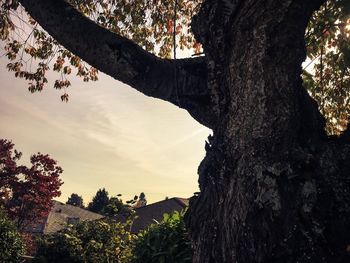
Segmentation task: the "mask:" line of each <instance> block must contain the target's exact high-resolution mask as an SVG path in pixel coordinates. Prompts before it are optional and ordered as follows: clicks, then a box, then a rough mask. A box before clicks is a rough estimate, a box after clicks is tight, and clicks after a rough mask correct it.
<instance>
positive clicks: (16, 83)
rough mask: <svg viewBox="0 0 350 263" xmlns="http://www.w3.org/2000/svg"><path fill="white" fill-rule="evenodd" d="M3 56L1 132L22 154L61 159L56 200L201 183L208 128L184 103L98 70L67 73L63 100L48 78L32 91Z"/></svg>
mask: <svg viewBox="0 0 350 263" xmlns="http://www.w3.org/2000/svg"><path fill="white" fill-rule="evenodd" d="M6 63H7V61H6V59H4V58H1V59H0V79H1V84H0V90H1V97H0V123H1V125H0V138H4V139H10V140H12V142H13V143H14V144H15V147H16V149H18V150H20V151H22V152H23V157H22V161H23V162H28V159H29V156H30V155H31V154H33V153H36V152H41V153H47V154H50V155H51V156H52V157H53V158H54V159H55V160H58V162H59V164H60V165H61V166H62V168H63V169H64V173H63V175H62V180H63V181H64V185H63V186H62V188H61V190H62V196H61V197H60V198H58V200H60V201H64V202H65V201H66V200H67V198H68V196H69V195H70V194H71V193H78V194H79V195H82V196H83V198H84V201H85V204H86V203H87V202H89V201H90V200H91V198H92V196H93V195H94V194H95V193H96V191H97V190H98V189H99V188H102V187H105V188H106V189H107V190H108V191H109V193H110V195H116V194H122V195H123V197H122V198H123V200H124V201H126V200H128V199H129V198H132V197H133V196H134V195H138V194H139V193H140V192H144V193H145V194H146V199H147V200H148V203H152V202H155V201H158V200H162V199H164V198H165V197H166V196H168V197H175V196H176V197H190V196H191V195H192V194H193V193H194V192H196V191H198V187H197V178H198V177H197V167H198V165H199V163H200V161H201V160H202V159H203V157H204V154H205V152H204V141H205V139H206V138H207V136H208V134H209V133H210V130H209V129H207V128H205V127H203V126H201V125H200V124H198V123H197V122H196V121H195V120H194V119H192V118H191V117H190V115H189V114H188V113H187V112H186V111H184V110H181V109H179V108H177V107H175V106H173V105H171V104H169V103H166V102H163V101H160V100H157V99H153V98H148V97H146V96H144V95H143V94H141V93H139V92H137V91H135V90H133V89H131V88H130V87H128V86H126V85H124V84H122V83H120V82H118V81H116V80H114V79H112V78H110V77H108V76H105V75H103V74H100V75H99V78H100V80H99V81H97V82H94V83H84V82H82V81H81V80H79V79H76V78H73V79H71V81H72V87H70V88H69V91H68V92H69V95H70V101H69V102H68V103H62V102H61V100H60V95H61V94H62V92H60V91H56V90H54V89H53V88H52V85H53V84H52V82H51V83H49V84H48V85H47V87H46V89H45V90H44V91H43V92H41V93H37V94H30V93H29V92H28V90H27V83H26V81H24V80H19V79H17V78H15V77H14V76H13V74H12V73H9V72H8V71H7V69H6ZM50 74H51V75H49V76H50V79H51V80H53V77H52V73H50Z"/></svg>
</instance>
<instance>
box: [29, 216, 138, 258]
mask: <svg viewBox="0 0 350 263" xmlns="http://www.w3.org/2000/svg"><path fill="white" fill-rule="evenodd" d="M127 227H128V224H122V223H115V222H107V221H105V220H98V221H89V222H82V223H79V224H77V225H75V226H70V227H68V228H67V229H65V230H63V231H61V232H59V233H56V234H53V235H51V236H47V237H45V238H43V239H42V240H41V241H40V242H39V244H38V252H37V255H36V258H35V259H34V261H33V262H34V263H49V262H50V263H56V262H57V263H68V262H69V263H89V262H91V263H96V262H108V263H117V262H118V263H121V262H126V260H127V259H128V258H130V257H131V254H130V248H129V247H130V246H129V243H130V241H131V235H130V234H129V232H128V231H126V228H127Z"/></svg>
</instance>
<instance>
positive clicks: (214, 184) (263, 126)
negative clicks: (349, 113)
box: [20, 0, 350, 263]
mask: <svg viewBox="0 0 350 263" xmlns="http://www.w3.org/2000/svg"><path fill="white" fill-rule="evenodd" d="M20 2H21V3H22V5H23V6H24V7H25V8H26V10H27V11H28V12H29V14H30V15H31V16H32V17H33V18H34V19H35V20H37V21H38V22H39V23H40V24H41V26H42V27H43V28H44V29H46V30H47V31H48V32H49V33H50V34H51V35H53V36H54V37H55V38H56V39H57V40H58V41H59V42H60V43H61V44H62V45H64V46H65V47H66V48H68V49H70V50H71V51H72V52H74V53H76V54H77V55H79V56H80V57H81V58H83V59H84V60H85V61H87V62H89V63H90V64H91V65H93V66H95V67H96V68H98V69H99V70H101V71H103V72H105V73H107V74H109V75H110V76H112V77H114V78H116V79H119V80H121V81H123V82H125V83H127V84H129V85H131V86H132V87H134V88H136V89H137V90H139V91H141V92H143V93H145V94H146V95H149V96H153V97H157V98H160V99H163V100H166V101H169V102H172V103H174V104H175V105H177V106H180V107H182V108H185V109H186V110H187V111H188V112H189V113H190V114H191V115H192V116H193V117H194V118H195V119H196V120H198V121H199V122H201V123H202V124H204V125H206V126H207V127H210V128H212V129H213V136H210V137H209V139H208V143H207V144H206V151H207V155H206V157H205V159H204V160H203V161H202V163H201V165H200V167H199V184H200V190H201V191H200V193H199V194H198V195H197V196H195V197H193V198H192V199H191V202H190V209H189V211H188V213H187V217H186V220H187V223H188V226H189V231H190V236H191V239H192V241H193V247H194V258H193V262H195V263H207V262H208V263H209V262H214V263H215V262H239V263H251V262H264V263H271V262H284V263H286V262H290V263H292V262H293V263H294V262H332V263H333V262H338V263H340V262H341V263H343V262H344V263H345V262H350V258H349V251H350V246H349V245H350V233H349V232H350V177H349V172H350V138H349V137H350V131H349V130H350V128H349V129H348V131H347V132H345V133H344V135H343V136H340V137H337V138H334V137H333V138H330V137H328V136H327V135H326V134H325V132H324V120H323V117H322V116H321V115H320V113H319V112H318V110H317V105H316V104H315V102H314V101H313V100H312V99H311V98H310V97H309V95H308V94H307V92H306V91H305V89H304V88H303V86H302V80H301V77H300V74H301V63H302V61H303V60H304V59H305V43H304V32H305V28H306V25H307V23H308V20H309V18H310V16H311V14H312V12H313V11H315V10H316V9H317V8H319V6H320V5H321V4H322V3H323V2H325V0H308V1H305V0H281V1H275V0H205V1H204V3H203V4H202V7H201V9H200V12H199V14H198V15H197V16H195V17H194V18H193V21H192V28H193V31H194V33H195V36H196V38H197V39H198V41H199V42H200V43H202V44H203V47H204V53H205V58H195V59H186V60H164V59H159V58H156V57H155V56H153V55H151V54H149V53H147V52H145V51H143V50H142V49H140V48H139V47H138V46H137V45H135V44H134V43H132V42H131V41H129V40H127V39H125V38H122V37H120V36H117V35H115V34H112V33H110V32H108V31H107V30H104V29H102V28H100V27H98V26H97V25H95V24H94V23H92V22H91V21H89V20H88V19H86V18H85V17H83V16H82V15H80V14H79V13H78V12H76V11H75V10H74V9H73V8H70V7H69V6H68V5H67V4H66V3H65V2H64V1H62V0H60V1H58V0H20ZM82 28H84V30H83V31H81V29H82ZM96 36H98V37H96ZM175 70H176V72H177V73H178V74H176V75H177V76H178V77H177V81H178V85H175V84H174V72H175ZM176 86H177V87H178V88H176Z"/></svg>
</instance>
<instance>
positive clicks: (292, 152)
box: [187, 0, 350, 263]
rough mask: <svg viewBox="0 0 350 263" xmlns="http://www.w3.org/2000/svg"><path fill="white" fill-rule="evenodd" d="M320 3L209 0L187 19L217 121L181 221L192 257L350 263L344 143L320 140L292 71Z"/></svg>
mask: <svg viewBox="0 0 350 263" xmlns="http://www.w3.org/2000/svg"><path fill="white" fill-rule="evenodd" d="M323 2H324V1H320V0H312V1H304V0H285V1H274V0H270V1H256V0H251V1H249V0H245V1H239V0H235V1H215V0H207V1H205V3H204V4H203V6H202V8H201V11H200V13H199V14H198V16H197V17H195V18H194V20H193V23H192V27H193V30H194V33H195V36H196V37H197V39H198V40H199V41H200V42H201V43H202V44H203V46H204V51H205V54H206V59H207V64H208V83H209V84H208V88H209V90H210V92H211V95H212V98H213V99H212V101H213V102H214V108H215V113H216V115H217V116H218V117H217V120H218V122H217V123H216V125H215V127H214V129H213V131H214V133H213V137H212V138H210V139H209V142H208V144H207V155H206V157H205V159H204V160H203V162H202V163H201V165H200V167H199V182H200V190H201V191H200V194H199V195H198V196H197V197H194V198H192V200H191V203H190V210H189V212H188V217H187V220H188V223H189V227H190V233H191V237H192V240H193V245H194V260H193V262H196V263H205V262H239V263H241V262H243V263H245V262H247V263H248V262H266V263H267V262H290V263H292V262H350V261H349V247H347V246H348V245H349V241H350V240H349V239H350V235H349V231H350V217H349V212H350V210H349V201H350V200H349V186H350V180H349V172H350V171H349V167H350V166H349V161H350V159H349V157H350V156H349V153H350V145H349V141H345V140H342V139H340V138H338V139H335V140H330V139H329V138H327V136H326V134H325V132H324V120H323V118H322V116H321V115H320V114H319V112H318V110H317V105H316V104H315V102H314V101H313V100H312V99H311V98H310V97H309V95H308V94H307V92H306V91H305V89H304V88H303V86H302V80H301V77H300V75H301V63H302V62H303V60H304V59H305V43H304V32H305V28H306V26H307V23H308V20H309V18H310V16H311V14H312V12H313V11H314V10H316V9H317V8H318V7H319V6H320V5H321V4H322V3H323ZM341 141H342V142H341Z"/></svg>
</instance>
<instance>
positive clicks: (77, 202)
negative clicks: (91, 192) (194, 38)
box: [66, 193, 84, 208]
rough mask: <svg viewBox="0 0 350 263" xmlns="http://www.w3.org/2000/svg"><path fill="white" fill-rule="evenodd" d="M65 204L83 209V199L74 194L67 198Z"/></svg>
mask: <svg viewBox="0 0 350 263" xmlns="http://www.w3.org/2000/svg"><path fill="white" fill-rule="evenodd" d="M66 204H68V205H74V206H77V207H81V208H84V201H83V197H81V196H80V195H78V194H75V193H73V194H71V196H70V197H68V201H67V202H66Z"/></svg>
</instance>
